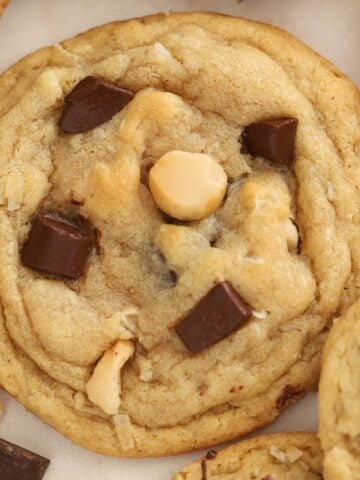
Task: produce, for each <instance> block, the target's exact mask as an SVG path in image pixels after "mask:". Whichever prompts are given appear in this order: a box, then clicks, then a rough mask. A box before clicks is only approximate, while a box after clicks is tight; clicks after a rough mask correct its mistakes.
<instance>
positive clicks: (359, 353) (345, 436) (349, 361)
mask: <svg viewBox="0 0 360 480" xmlns="http://www.w3.org/2000/svg"><path fill="white" fill-rule="evenodd" d="M359 360H360V302H357V303H356V304H355V305H354V306H353V307H351V308H350V310H349V311H348V312H347V313H346V314H345V315H344V316H343V317H341V318H339V319H337V320H336V322H335V325H334V327H333V328H332V330H331V332H330V335H329V338H328V340H327V342H326V344H325V348H324V352H323V362H322V369H321V379H320V387H319V415H320V440H321V444H322V447H323V449H324V453H325V460H324V471H325V478H326V479H327V480H345V479H346V480H357V479H359V478H360V444H359V438H360V403H359V396H360V372H359Z"/></svg>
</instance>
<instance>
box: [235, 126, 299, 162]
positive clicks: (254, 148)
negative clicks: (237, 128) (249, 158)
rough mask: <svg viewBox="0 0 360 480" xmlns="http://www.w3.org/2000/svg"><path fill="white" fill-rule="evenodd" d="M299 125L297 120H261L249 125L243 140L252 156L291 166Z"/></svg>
mask: <svg viewBox="0 0 360 480" xmlns="http://www.w3.org/2000/svg"><path fill="white" fill-rule="evenodd" d="M297 125H298V120H297V119H296V118H283V119H273V120H261V121H259V122H255V123H251V124H250V125H248V126H247V127H246V128H245V131H244V133H243V134H242V138H243V140H244V142H245V145H246V148H247V150H248V152H249V153H250V154H251V155H253V156H255V157H256V156H259V157H264V158H266V159H267V160H270V161H271V162H274V163H280V164H283V165H290V164H291V163H292V162H293V160H294V157H295V138H296V131H297Z"/></svg>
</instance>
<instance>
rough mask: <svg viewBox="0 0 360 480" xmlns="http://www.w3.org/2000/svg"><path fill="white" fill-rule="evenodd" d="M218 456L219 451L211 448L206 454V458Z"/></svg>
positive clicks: (212, 458)
mask: <svg viewBox="0 0 360 480" xmlns="http://www.w3.org/2000/svg"><path fill="white" fill-rule="evenodd" d="M216 456H217V451H216V450H209V451H208V452H207V454H206V455H205V458H206V460H214V458H216Z"/></svg>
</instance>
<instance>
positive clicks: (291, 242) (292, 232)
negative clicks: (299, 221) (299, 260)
mask: <svg viewBox="0 0 360 480" xmlns="http://www.w3.org/2000/svg"><path fill="white" fill-rule="evenodd" d="M284 230H285V235H286V239H287V244H288V247H289V248H296V247H297V246H298V243H299V233H298V230H297V228H296V225H294V223H293V222H292V220H291V219H290V218H288V219H286V220H284Z"/></svg>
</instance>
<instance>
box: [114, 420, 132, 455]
mask: <svg viewBox="0 0 360 480" xmlns="http://www.w3.org/2000/svg"><path fill="white" fill-rule="evenodd" d="M113 422H114V426H115V431H116V434H117V436H118V439H119V442H120V445H121V448H122V449H123V450H125V451H126V450H131V449H132V448H134V447H135V441H134V435H133V426H132V424H131V421H130V417H129V415H126V414H119V415H115V416H114V417H113Z"/></svg>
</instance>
